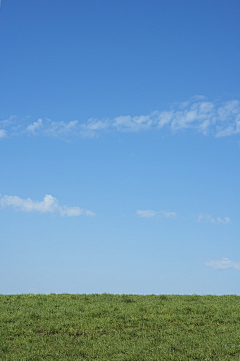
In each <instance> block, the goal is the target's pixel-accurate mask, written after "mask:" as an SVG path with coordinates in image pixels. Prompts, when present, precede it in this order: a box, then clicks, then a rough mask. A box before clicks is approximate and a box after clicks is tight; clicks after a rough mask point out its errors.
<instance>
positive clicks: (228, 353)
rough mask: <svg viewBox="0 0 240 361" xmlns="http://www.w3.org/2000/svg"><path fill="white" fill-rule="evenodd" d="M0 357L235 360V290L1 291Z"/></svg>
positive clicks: (239, 329) (239, 310) (238, 300)
mask: <svg viewBox="0 0 240 361" xmlns="http://www.w3.org/2000/svg"><path fill="white" fill-rule="evenodd" d="M0 360H1V361H5V360H14V361H15V360H16V361H23V360H24V361H37V360H106V361H107V360H108V361H109V360H114V361H118V360H119V361H120V360H121V361H128V360H129V361H130V360H131V361H147V360H166V361H170V360H201V361H202V360H221V361H222V360H240V296H234V295H231V296H197V295H192V296H178V295H173V296H172V295H168V296H165V295H159V296H156V295H148V296H140V295H111V294H101V295H100V294H93V295H70V294H60V295H56V294H51V295H10V296H7V295H0Z"/></svg>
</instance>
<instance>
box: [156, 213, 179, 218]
mask: <svg viewBox="0 0 240 361" xmlns="http://www.w3.org/2000/svg"><path fill="white" fill-rule="evenodd" d="M160 213H162V214H163V215H164V216H165V217H174V218H175V217H176V216H177V213H175V212H166V211H161V212H160Z"/></svg>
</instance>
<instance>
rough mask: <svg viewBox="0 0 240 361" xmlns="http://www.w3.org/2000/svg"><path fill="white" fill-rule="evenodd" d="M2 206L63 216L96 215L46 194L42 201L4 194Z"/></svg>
mask: <svg viewBox="0 0 240 361" xmlns="http://www.w3.org/2000/svg"><path fill="white" fill-rule="evenodd" d="M0 205H1V207H2V208H5V207H13V208H15V209H16V210H20V211H23V212H40V213H46V212H48V213H60V215H61V216H69V217H72V216H80V215H86V216H94V215H95V214H94V213H93V212H92V211H89V210H86V209H81V208H79V207H67V206H60V205H59V204H58V200H57V199H56V198H54V197H53V196H51V195H50V194H46V195H45V197H44V198H43V200H42V201H41V202H39V201H33V200H32V199H30V198H27V199H22V198H20V197H18V196H7V195H6V196H3V197H2V198H0Z"/></svg>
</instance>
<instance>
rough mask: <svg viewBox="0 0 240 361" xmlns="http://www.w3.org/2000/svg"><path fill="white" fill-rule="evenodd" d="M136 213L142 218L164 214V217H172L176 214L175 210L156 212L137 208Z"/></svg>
mask: <svg viewBox="0 0 240 361" xmlns="http://www.w3.org/2000/svg"><path fill="white" fill-rule="evenodd" d="M136 214H137V215H138V216H139V217H144V218H152V217H155V216H157V215H158V216H164V217H167V218H169V217H172V218H175V217H176V216H177V213H175V212H167V211H160V212H156V211H152V210H150V209H147V210H137V212H136Z"/></svg>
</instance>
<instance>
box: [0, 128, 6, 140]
mask: <svg viewBox="0 0 240 361" xmlns="http://www.w3.org/2000/svg"><path fill="white" fill-rule="evenodd" d="M6 135H7V132H6V130H5V129H0V139H1V138H5V137H6Z"/></svg>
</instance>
